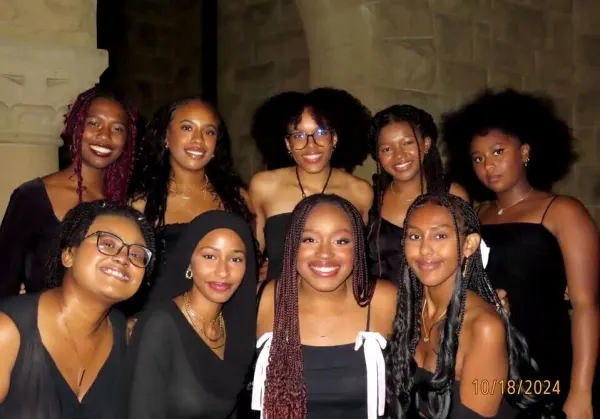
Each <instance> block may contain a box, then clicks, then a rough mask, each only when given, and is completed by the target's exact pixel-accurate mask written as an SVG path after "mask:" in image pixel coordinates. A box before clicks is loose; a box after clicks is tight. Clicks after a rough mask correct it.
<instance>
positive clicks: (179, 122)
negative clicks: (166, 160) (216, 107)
mask: <svg viewBox="0 0 600 419" xmlns="http://www.w3.org/2000/svg"><path fill="white" fill-rule="evenodd" d="M218 134H219V120H218V118H217V115H216V114H215V112H214V111H213V110H212V108H211V107H210V106H209V105H207V104H205V103H202V102H198V101H193V102H189V103H186V104H183V105H181V106H179V107H178V108H177V109H176V110H175V111H174V112H173V114H172V115H171V122H170V123H169V128H168V129H167V138H166V146H167V147H168V148H169V150H170V152H171V166H172V167H179V168H181V169H183V170H187V171H198V170H202V169H204V168H205V167H206V165H207V164H208V162H209V161H210V159H211V158H212V157H213V156H214V154H215V148H216V146H217V138H218Z"/></svg>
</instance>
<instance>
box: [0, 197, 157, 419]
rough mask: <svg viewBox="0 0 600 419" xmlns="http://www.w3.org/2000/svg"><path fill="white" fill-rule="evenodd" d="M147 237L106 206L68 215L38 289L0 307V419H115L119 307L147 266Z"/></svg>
mask: <svg viewBox="0 0 600 419" xmlns="http://www.w3.org/2000/svg"><path fill="white" fill-rule="evenodd" d="M154 252H155V242H154V230H153V228H152V226H151V225H150V224H149V223H148V222H146V220H145V219H144V217H143V216H142V214H140V213H139V212H138V211H136V210H134V209H133V208H130V207H128V206H122V205H118V204H116V203H113V202H110V201H93V202H84V203H81V204H78V205H77V206H75V207H74V208H73V209H71V210H69V212H67V214H66V215H65V216H64V218H63V221H62V223H61V225H60V233H59V238H58V241H57V243H55V247H54V248H53V249H52V255H51V258H50V260H49V263H48V266H47V275H46V279H47V281H48V287H49V288H50V289H49V290H47V291H44V292H43V293H41V294H33V293H27V295H23V296H16V297H11V298H8V299H6V300H3V301H2V302H0V354H1V356H0V417H2V418H10V419H34V418H35V419H74V418H81V419H92V418H93V419H115V418H122V417H123V415H122V411H121V408H122V406H123V402H124V400H123V398H122V395H123V394H124V393H125V391H126V388H125V385H124V384H123V383H124V382H125V378H126V376H125V374H124V371H125V370H126V366H127V348H126V346H127V344H126V324H125V318H124V317H123V315H122V314H121V313H120V312H119V311H118V310H114V309H113V306H114V305H115V304H116V303H118V302H120V301H123V300H126V299H128V298H129V297H131V296H132V295H134V294H135V292H136V291H137V290H138V288H139V287H140V285H141V284H142V282H143V280H144V278H147V277H148V276H149V275H150V273H151V271H152V268H153V264H154Z"/></svg>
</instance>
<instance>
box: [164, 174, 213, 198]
mask: <svg viewBox="0 0 600 419" xmlns="http://www.w3.org/2000/svg"><path fill="white" fill-rule="evenodd" d="M208 183H209V180H208V175H207V174H204V185H202V186H200V187H199V188H198V189H197V190H199V191H202V199H206V191H207V190H208ZM195 190H196V189H195V188H189V189H188V191H187V193H186V192H180V191H179V188H178V187H177V184H176V183H175V182H174V181H172V182H170V183H169V192H171V193H173V194H175V195H178V196H181V198H183V199H190V198H191V196H190V195H191V192H194V191H195Z"/></svg>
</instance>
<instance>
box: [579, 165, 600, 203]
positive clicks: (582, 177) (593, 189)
mask: <svg viewBox="0 0 600 419" xmlns="http://www.w3.org/2000/svg"><path fill="white" fill-rule="evenodd" d="M577 166H578V173H579V182H578V185H577V186H578V191H577V192H578V193H577V196H578V197H579V199H580V200H581V201H582V202H583V204H584V205H586V206H588V205H591V206H598V205H600V168H599V167H598V166H597V165H594V166H586V165H583V164H581V165H579V164H578V165H577Z"/></svg>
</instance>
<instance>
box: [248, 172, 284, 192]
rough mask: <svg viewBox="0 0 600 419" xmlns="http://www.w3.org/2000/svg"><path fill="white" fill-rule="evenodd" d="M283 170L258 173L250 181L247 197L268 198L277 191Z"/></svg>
mask: <svg viewBox="0 0 600 419" xmlns="http://www.w3.org/2000/svg"><path fill="white" fill-rule="evenodd" d="M283 170H284V169H277V170H267V171H264V172H258V173H256V174H255V175H254V176H252V179H250V188H249V195H250V196H252V197H253V198H254V199H256V197H264V196H269V195H271V194H272V193H274V192H275V190H277V188H278V186H279V184H280V182H281V177H282V175H283V173H282V171H283Z"/></svg>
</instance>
